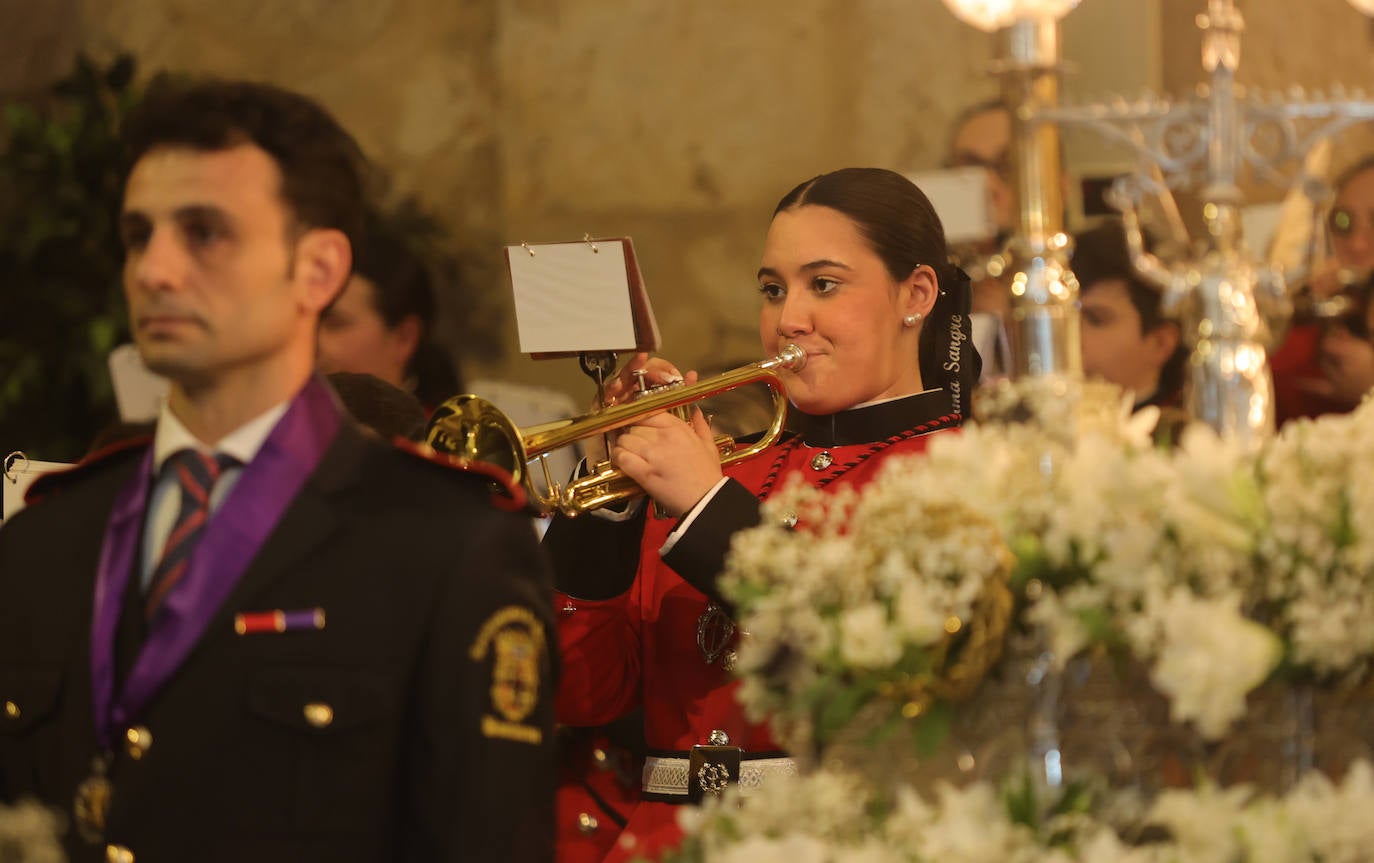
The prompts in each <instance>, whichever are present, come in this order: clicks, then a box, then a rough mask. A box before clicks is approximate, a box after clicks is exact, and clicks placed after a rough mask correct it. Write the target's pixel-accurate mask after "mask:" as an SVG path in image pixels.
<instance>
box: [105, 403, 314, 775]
mask: <svg viewBox="0 0 1374 863" xmlns="http://www.w3.org/2000/svg"><path fill="white" fill-rule="evenodd" d="M340 418H341V410H340V408H339V405H338V403H337V402H336V401H335V399H334V395H333V393H332V392H331V391H330V390H329V388H328V386H327V385H326V384H325V383H324V382H323V381H322V380H321V379H320V378H319V377H318V376H315V377H312V378H311V379H310V381H309V382H307V383H306V385H305V386H304V387H303V388H302V389H301V391H300V393H298V394H297V395H296V397H295V398H294V399H292V401H291V406H290V407H289V408H287V410H286V413H285V414H283V415H282V418H281V419H280V420H279V421H278V422H277V424H276V426H275V427H274V428H273V429H272V432H271V434H269V435H268V436H267V439H266V440H265V441H264V442H263V445H262V449H260V450H258V454H257V456H256V457H254V459H253V460H252V461H251V462H250V463H248V464H247V465H244V467H243V472H242V473H241V474H240V475H239V479H238V482H237V483H236V484H235V485H234V487H233V489H231V490H230V492H229V496H228V497H227V498H226V499H225V500H224V501H223V503H222V504H221V505H220V507H219V509H217V510H216V511H215V513H214V515H213V516H211V518H210V521H209V523H207V524H206V526H205V532H204V534H202V536H201V539H200V545H199V546H198V547H197V548H196V549H195V551H194V553H193V554H192V556H191V559H190V562H189V565H188V568H187V570H186V574H185V575H183V576H182V579H181V582H180V583H179V584H178V585H177V586H176V588H175V589H174V590H173V591H172V592H171V593H170V594H169V595H168V596H167V598H166V599H165V600H164V601H163V603H162V607H161V608H159V609H158V612H157V614H156V616H155V617H154V618H153V621H152V624H151V626H150V629H149V632H148V638H147V640H146V641H145V642H144V644H143V648H142V649H141V650H140V652H139V654H138V658H137V659H136V660H135V661H134V664H133V667H132V668H131V669H130V670H129V674H128V677H127V678H126V679H125V681H124V687H123V689H122V690H121V691H120V692H119V693H118V695H117V696H116V693H115V692H114V662H115V659H114V656H115V651H114V646H115V632H116V630H117V629H118V626H119V614H120V610H121V609H122V608H123V604H124V594H125V591H126V590H127V589H128V586H129V579H130V578H131V577H132V575H133V567H134V558H135V549H136V548H137V547H138V544H139V542H140V540H141V539H142V533H143V513H144V510H145V509H146V507H147V503H148V486H149V482H148V476H149V474H150V472H151V471H152V461H153V452H152V448H151V447H149V449H148V454H147V455H145V456H144V458H143V461H142V462H141V463H140V465H139V468H138V471H137V472H136V473H135V474H134V476H133V477H132V478H130V480H129V482H128V483H127V484H125V486H124V488H123V489H121V490H120V492H119V495H118V496H117V497H116V498H115V504H114V510H113V512H112V514H111V516H110V523H109V525H108V526H107V527H106V528H105V540H104V544H103V545H102V546H101V550H100V567H99V569H98V570H97V572H96V580H95V609H94V613H93V614H92V616H91V689H92V692H91V695H92V699H93V700H92V704H93V706H94V708H95V728H96V736H97V738H98V739H99V741H100V745H101V747H102V748H105V749H109V748H110V747H111V746H112V745H113V743H114V734H113V732H114V729H116V728H123V727H124V726H125V725H127V724H128V723H129V722H130V721H131V720H132V719H133V718H135V717H136V716H138V714H139V712H140V711H141V710H142V709H143V708H144V707H146V706H147V704H148V702H149V701H151V700H152V698H153V696H155V695H156V694H157V693H158V691H159V690H160V689H161V688H162V686H163V685H164V684H165V683H166V682H167V681H168V680H169V679H170V678H171V677H172V675H174V674H175V673H176V671H177V669H178V668H180V667H181V663H182V662H183V661H184V660H185V659H186V657H187V655H188V654H190V652H191V649H192V648H193V647H194V646H195V644H196V642H197V641H198V640H199V639H200V637H201V635H202V634H204V632H205V628H206V627H207V626H208V625H209V623H210V621H211V620H212V619H213V618H214V617H215V615H216V614H217V613H218V611H219V609H220V606H221V605H222V604H223V603H224V601H225V599H226V598H227V597H228V596H229V594H230V592H231V591H232V590H233V589H234V587H235V585H237V584H238V582H239V579H240V578H241V577H242V576H243V573H244V571H245V570H247V568H248V564H249V563H250V562H251V561H252V560H253V558H254V557H256V556H257V553H258V550H259V549H261V548H262V545H263V543H264V542H265V541H266V540H267V537H268V536H269V535H271V533H272V531H273V529H274V528H275V527H276V526H277V522H278V521H279V520H280V519H281V516H282V513H284V512H285V511H286V508H287V507H288V506H290V504H291V502H292V501H293V500H295V498H296V495H297V493H298V492H299V491H300V490H301V487H302V486H303V485H305V481H306V479H307V478H308V477H309V476H310V474H312V473H313V472H314V471H315V468H316V466H317V465H318V464H319V463H320V459H321V458H323V457H324V453H325V450H326V449H328V448H329V445H330V443H331V442H333V440H334V437H335V435H337V433H338V431H339V425H340V422H341V419H340Z"/></svg>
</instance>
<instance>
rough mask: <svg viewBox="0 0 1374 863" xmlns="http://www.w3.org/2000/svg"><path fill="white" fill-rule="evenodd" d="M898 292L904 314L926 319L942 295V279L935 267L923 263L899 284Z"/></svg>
mask: <svg viewBox="0 0 1374 863" xmlns="http://www.w3.org/2000/svg"><path fill="white" fill-rule="evenodd" d="M897 292H898V293H897V302H898V304H899V310H900V311H901V313H902V315H903V316H906V315H920V318H919V319H920V320H924V319H925V318H926V317H927V316H928V315H929V314H930V310H931V309H933V308H935V300H936V298H937V297H939V295H940V281H939V279H938V278H937V277H936V275H935V270H934V269H933V268H931V267H930V266H929V265H927V264H922V265H921V266H919V267H917V268H916V269H914V270H912V271H911V275H909V276H907V277H906V279H905V280H904V281H903V282H902V283H901V284H900V285H898V286H897Z"/></svg>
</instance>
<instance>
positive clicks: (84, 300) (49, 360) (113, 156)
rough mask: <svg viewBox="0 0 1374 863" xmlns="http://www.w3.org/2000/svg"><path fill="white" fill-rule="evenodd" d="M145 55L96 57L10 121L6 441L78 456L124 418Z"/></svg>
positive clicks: (2, 285) (3, 385)
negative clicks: (127, 295)
mask: <svg viewBox="0 0 1374 863" xmlns="http://www.w3.org/2000/svg"><path fill="white" fill-rule="evenodd" d="M133 81H134V62H133V59H132V58H130V57H128V56H121V57H119V58H117V59H116V60H115V61H114V62H112V63H111V64H110V65H109V66H107V67H104V68H101V67H99V66H97V65H96V64H94V63H93V62H92V61H91V60H90V59H89V58H86V57H81V58H79V59H78V61H77V64H76V68H75V69H74V70H73V72H72V74H71V75H70V76H69V77H67V78H66V79H64V80H62V81H60V82H59V83H58V84H56V85H55V86H54V87H53V88H52V90H51V91H50V92H49V93H47V94H45V95H44V96H43V97H42V98H40V99H36V100H32V101H29V102H16V103H11V104H7V105H4V106H3V108H2V109H0V110H3V115H2V116H0V123H3V127H2V130H3V139H0V320H3V324H0V448H3V449H4V450H5V451H6V452H8V451H9V450H11V449H23V450H24V451H25V452H27V453H28V454H29V455H30V456H31V457H33V458H40V459H46V460H58V461H70V460H74V459H76V458H78V457H80V455H81V454H82V453H83V452H85V450H86V448H87V446H88V444H89V442H90V440H91V439H92V437H94V435H95V433H96V432H97V431H98V430H99V429H100V428H102V427H103V426H104V425H106V424H107V423H109V422H110V421H112V420H113V419H114V418H115V410H114V393H113V390H112V386H111V383H110V376H109V371H108V368H107V365H106V359H107V356H108V355H109V352H110V349H111V348H113V347H114V346H115V345H116V344H118V343H119V342H120V341H123V340H124V339H125V337H126V336H127V329H126V315H125V309H124V299H123V293H122V290H121V288H120V266H121V261H122V259H123V251H122V249H121V247H120V242H119V234H118V217H119V205H120V197H121V194H122V183H123V154H122V150H121V146H120V141H119V133H120V126H121V124H122V122H123V120H124V117H125V116H126V115H127V113H128V111H129V109H130V108H131V107H132V106H133V105H134V104H135V103H136V102H137V100H138V98H139V95H140V94H139V91H138V90H137V89H136V88H135V86H134V83H133Z"/></svg>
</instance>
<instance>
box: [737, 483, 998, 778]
mask: <svg viewBox="0 0 1374 863" xmlns="http://www.w3.org/2000/svg"><path fill="white" fill-rule="evenodd" d="M791 525H796V526H795V527H792V526H791ZM915 525H918V526H919V527H916V528H915V529H913V526H915ZM731 559H732V561H733V563H732V564H731V565H730V566H729V568H728V569H727V573H726V575H725V577H724V584H725V587H724V589H725V591H726V593H727V594H728V595H729V596H731V597H732V598H733V599H734V601H735V602H736V604H737V606H738V607H739V608H740V609H741V610H742V612H743V616H742V617H741V624H742V627H743V629H744V630H745V631H746V632H747V633H748V635H747V637H746V638H744V639H743V640H742V642H741V644H740V648H739V657H738V666H737V671H738V672H739V673H740V675H741V676H742V677H743V678H744V684H743V686H742V693H741V700H742V702H743V705H744V707H745V710H746V713H747V715H749V716H750V717H751V718H752V719H754V720H755V721H761V720H763V719H764V718H765V717H768V718H771V719H772V720H773V723H774V728H775V730H776V731H777V732H778V733H779V735H780V738H781V742H783V743H784V744H785V745H787V746H788V747H789V748H791V749H793V750H794V751H796V750H800V749H804V748H806V747H807V746H809V745H811V744H812V743H815V744H822V745H823V744H824V743H826V742H828V741H829V740H830V739H831V738H832V737H833V736H834V735H835V734H836V733H837V732H839V731H840V730H842V729H843V728H845V727H846V726H847V725H848V724H849V723H850V722H851V721H852V720H853V719H854V718H855V716H856V715H858V714H859V713H860V712H861V711H862V710H863V709H864V707H865V706H866V705H868V704H870V703H871V702H873V701H875V700H887V701H888V702H890V704H891V706H892V716H893V718H894V719H896V718H900V711H903V710H905V711H906V714H907V716H908V718H911V717H914V715H915V713H918V712H920V711H921V710H922V709H923V708H924V707H925V706H926V704H927V703H928V702H929V700H930V697H932V696H935V695H938V694H939V691H940V690H941V689H942V687H945V686H948V685H951V684H950V681H949V680H948V675H947V674H946V673H945V672H946V666H947V665H948V664H949V663H950V662H951V661H952V657H949V656H947V651H948V647H949V644H950V642H951V641H952V639H953V637H954V636H955V635H961V634H962V633H961V630H964V629H966V628H969V627H971V626H974V625H981V620H982V616H985V614H983V615H980V613H979V612H984V608H985V606H987V605H988V603H989V601H990V598H989V597H990V594H995V592H996V591H998V590H1001V591H1003V592H1004V593H1005V590H1006V589H1005V582H1006V578H1007V574H1008V572H1009V570H1010V564H1011V557H1010V555H1009V553H1008V552H1007V551H1006V549H1005V547H1004V546H1003V544H1002V542H1001V541H1000V539H999V532H998V529H997V527H996V525H994V524H993V523H992V522H990V521H989V520H987V519H986V518H983V517H981V516H980V514H979V513H978V512H977V511H976V510H974V509H972V508H970V507H967V506H965V505H964V504H963V503H961V502H960V501H959V499H958V497H957V494H956V493H955V491H954V490H951V489H942V488H939V487H938V486H935V485H932V484H930V483H926V482H923V481H918V478H917V477H915V476H913V475H911V474H904V473H900V472H889V473H886V474H885V475H884V478H883V479H880V480H878V481H877V482H876V483H875V485H874V486H871V487H870V490H868V491H866V492H865V493H864V494H856V493H855V492H854V491H853V490H849V489H842V490H840V491H837V492H834V493H830V494H825V493H821V492H819V491H816V490H814V489H811V488H809V487H806V486H803V485H799V484H795V485H790V486H788V487H786V488H785V489H784V490H783V491H782V492H781V493H780V494H778V495H777V496H776V497H775V498H773V499H772V500H771V501H770V502H769V503H768V504H767V505H765V507H764V526H761V527H759V528H756V529H754V530H751V531H748V532H747V533H745V534H743V535H741V536H739V537H738V538H737V542H736V545H735V548H734V551H733V554H732V558H731ZM1006 603H1007V609H1006V611H1007V612H1009V603H1010V594H1006ZM1002 622H1003V624H1005V613H1004V619H1003V621H1002ZM974 635H975V637H977V634H974ZM991 646H992V647H993V648H994V649H1000V637H999V638H998V639H996V641H995V644H992V645H991ZM991 658H993V657H981V659H982V660H983V661H990V659H991Z"/></svg>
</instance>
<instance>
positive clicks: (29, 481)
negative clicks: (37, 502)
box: [0, 453, 71, 524]
mask: <svg viewBox="0 0 1374 863" xmlns="http://www.w3.org/2000/svg"><path fill="white" fill-rule="evenodd" d="M69 467H71V465H69V464H67V463H66V462H60V461H34V460H32V459H28V458H25V457H24V456H23V455H22V454H19V453H11V454H9V455H7V456H5V460H4V468H5V470H4V473H3V474H0V498H3V500H4V504H3V512H4V520H5V521H9V519H10V516H12V515H14V514H15V513H16V512H18V511H19V510H21V509H23V508H24V493H25V492H27V491H28V490H29V486H31V485H33V481H34V480H36V479H38V478H39V477H40V476H42V475H43V474H45V473H49V472H51V471H55V470H64V469H66V468H69ZM3 523H4V522H0V524H3Z"/></svg>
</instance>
